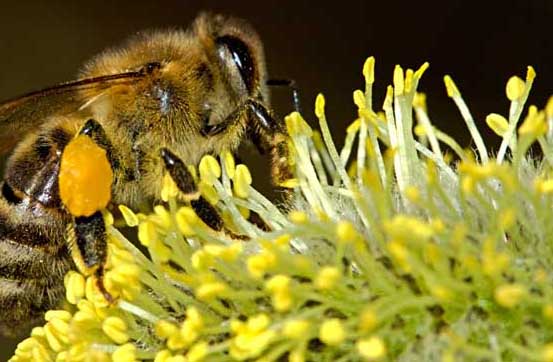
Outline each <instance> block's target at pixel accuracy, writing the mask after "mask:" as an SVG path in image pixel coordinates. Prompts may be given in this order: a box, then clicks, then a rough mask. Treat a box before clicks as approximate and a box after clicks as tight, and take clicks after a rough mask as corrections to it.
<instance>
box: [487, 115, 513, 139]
mask: <svg viewBox="0 0 553 362" xmlns="http://www.w3.org/2000/svg"><path fill="white" fill-rule="evenodd" d="M486 124H487V125H488V127H490V128H491V129H492V131H494V132H495V134H496V135H498V136H500V137H503V135H505V132H507V129H508V128H509V122H508V121H507V120H506V119H505V117H503V116H502V115H500V114H497V113H490V114H488V116H487V117H486Z"/></svg>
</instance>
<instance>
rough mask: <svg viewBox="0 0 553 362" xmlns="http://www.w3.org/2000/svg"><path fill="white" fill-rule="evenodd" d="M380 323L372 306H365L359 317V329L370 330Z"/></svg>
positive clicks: (362, 330)
mask: <svg viewBox="0 0 553 362" xmlns="http://www.w3.org/2000/svg"><path fill="white" fill-rule="evenodd" d="M377 325H378V317H377V316H376V313H375V312H374V310H373V309H372V308H370V307H368V308H365V310H363V312H362V313H361V316H360V317H359V330H360V331H361V332H365V333H366V332H370V331H372V330H373V329H375V328H376V326H377Z"/></svg>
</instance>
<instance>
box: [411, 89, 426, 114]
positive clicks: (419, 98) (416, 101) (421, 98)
mask: <svg viewBox="0 0 553 362" xmlns="http://www.w3.org/2000/svg"><path fill="white" fill-rule="evenodd" d="M413 107H415V108H422V109H423V110H424V111H425V112H426V94H425V93H421V92H417V93H415V97H414V98H413Z"/></svg>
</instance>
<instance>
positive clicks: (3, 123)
mask: <svg viewBox="0 0 553 362" xmlns="http://www.w3.org/2000/svg"><path fill="white" fill-rule="evenodd" d="M143 77H144V73H143V72H129V73H121V74H112V75H106V76H100V77H94V78H85V79H80V80H77V81H73V82H68V83H62V84H59V85H56V86H53V87H50V88H46V89H42V90H40V91H36V92H32V93H28V94H26V95H23V96H21V97H18V98H15V99H12V100H9V101H6V102H4V103H0V155H1V154H4V153H5V152H7V151H8V150H9V149H11V148H12V147H13V146H14V145H15V144H16V143H17V141H19V139H20V138H21V137H22V136H23V135H24V134H25V133H27V132H28V131H30V130H31V129H33V128H36V127H37V126H38V125H40V124H41V123H43V122H44V121H45V120H46V119H47V118H48V117H49V116H51V115H54V114H67V113H71V112H74V111H77V110H79V108H81V107H82V106H83V105H84V104H88V102H90V100H93V99H94V98H95V96H98V95H100V94H101V93H102V92H104V91H105V90H107V89H109V88H110V87H113V86H117V85H130V84H134V83H136V82H139V81H140V80H141V79H143ZM82 91H86V94H87V97H89V98H88V99H83V96H82V93H80V92H82Z"/></svg>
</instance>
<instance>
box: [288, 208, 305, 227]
mask: <svg viewBox="0 0 553 362" xmlns="http://www.w3.org/2000/svg"><path fill="white" fill-rule="evenodd" d="M288 219H290V221H292V222H293V223H294V224H298V225H299V224H305V223H307V222H308V221H309V217H308V216H307V214H306V213H305V212H304V211H299V210H292V211H290V213H289V214H288Z"/></svg>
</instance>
